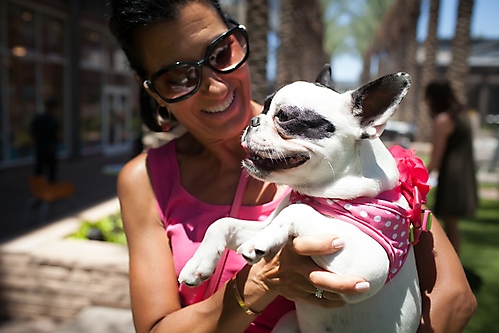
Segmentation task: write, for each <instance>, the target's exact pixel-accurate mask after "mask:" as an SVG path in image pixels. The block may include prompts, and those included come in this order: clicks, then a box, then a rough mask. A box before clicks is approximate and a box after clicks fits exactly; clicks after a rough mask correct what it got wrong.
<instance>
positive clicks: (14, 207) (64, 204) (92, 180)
mask: <svg viewBox="0 0 499 333" xmlns="http://www.w3.org/2000/svg"><path fill="white" fill-rule="evenodd" d="M130 157H131V156H130V154H122V155H115V156H104V155H101V154H99V155H92V156H84V157H81V158H78V159H67V160H61V161H60V162H59V165H58V167H59V171H58V177H57V179H58V181H60V182H66V181H70V182H72V183H74V186H75V193H74V195H73V196H72V197H70V198H67V199H64V200H62V201H59V202H55V203H52V204H50V205H49V208H48V213H47V215H46V219H45V220H44V221H42V224H48V223H51V222H54V221H56V220H59V219H61V218H63V217H64V216H66V215H70V214H74V213H75V212H78V211H81V210H84V209H86V208H88V207H91V206H93V205H96V204H98V203H100V202H103V201H105V200H108V199H111V198H113V197H115V196H116V174H117V170H119V168H120V167H121V166H122V165H123V164H124V163H126V162H127V161H128V160H129V158H130ZM32 171H33V167H32V166H23V167H16V168H11V169H3V170H0V242H3V241H5V240H6V239H9V238H12V237H16V236H17V235H20V234H23V233H26V232H27V231H30V230H32V229H34V228H38V227H40V221H39V218H38V217H39V215H38V211H39V209H38V208H39V207H30V205H29V202H28V200H29V198H31V195H30V189H29V187H28V176H30V175H31V174H32Z"/></svg>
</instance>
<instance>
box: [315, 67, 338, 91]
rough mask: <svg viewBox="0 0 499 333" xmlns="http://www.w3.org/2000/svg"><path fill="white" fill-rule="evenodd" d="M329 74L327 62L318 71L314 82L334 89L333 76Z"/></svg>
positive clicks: (329, 69)
mask: <svg viewBox="0 0 499 333" xmlns="http://www.w3.org/2000/svg"><path fill="white" fill-rule="evenodd" d="M331 74H332V71H331V66H330V65H329V64H325V65H324V67H322V69H321V71H320V72H319V75H317V78H316V79H315V82H316V83H319V84H321V85H323V86H326V87H328V88H331V89H333V90H334V87H333V78H332V77H331Z"/></svg>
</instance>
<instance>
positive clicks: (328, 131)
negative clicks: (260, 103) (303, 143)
mask: <svg viewBox="0 0 499 333" xmlns="http://www.w3.org/2000/svg"><path fill="white" fill-rule="evenodd" d="M274 122H275V123H276V125H277V128H278V130H279V131H280V132H281V133H282V134H284V135H286V136H292V137H303V138H308V139H312V140H320V139H324V138H329V137H330V136H331V135H332V134H333V133H334V131H335V130H336V128H335V127H334V125H333V124H332V123H331V122H329V120H327V119H325V118H324V117H322V116H321V115H320V114H318V113H317V112H315V111H313V110H309V109H304V110H302V109H300V108H298V107H296V106H284V107H282V108H281V109H280V110H279V111H277V113H276V114H275V117H274Z"/></svg>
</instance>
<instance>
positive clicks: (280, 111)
mask: <svg viewBox="0 0 499 333" xmlns="http://www.w3.org/2000/svg"><path fill="white" fill-rule="evenodd" d="M410 82H411V80H410V77H409V75H408V74H406V73H398V74H392V75H387V76H384V77H382V78H379V79H377V80H375V81H372V82H370V83H368V84H366V85H364V86H362V87H360V88H358V89H357V90H354V91H348V92H346V93H343V94H339V93H337V92H336V91H334V89H333V88H332V86H331V69H330V67H329V65H326V66H325V67H324V69H323V70H322V71H321V73H320V74H319V76H318V77H317V82H316V83H310V82H295V83H292V84H290V85H287V86H284V87H283V88H281V89H280V90H278V91H277V92H276V93H275V94H274V95H273V96H270V97H269V98H267V100H266V102H265V108H264V111H263V112H262V114H261V115H260V116H258V117H255V118H253V119H252V121H251V124H250V126H248V128H247V129H246V131H245V133H244V135H243V138H242V144H243V146H244V147H245V148H246V149H247V151H248V154H249V157H248V158H247V159H246V160H245V161H244V162H243V165H244V167H245V168H246V169H247V170H248V172H249V173H250V174H251V175H252V176H253V177H256V178H258V179H261V180H264V181H271V182H275V183H277V184H285V185H288V186H289V187H291V188H292V190H293V192H292V193H291V195H290V197H289V199H288V200H289V201H286V202H283V203H282V204H281V205H280V207H279V208H278V209H277V210H276V211H275V212H274V213H273V214H272V216H270V217H269V218H268V220H267V221H266V222H267V223H255V222H253V221H243V220H237V219H233V218H224V219H221V220H218V221H216V222H215V223H213V224H212V225H211V226H210V228H209V229H208V231H207V233H206V235H205V238H204V240H203V242H202V243H201V245H200V247H199V249H198V251H197V252H196V253H195V255H194V256H193V258H192V259H191V260H190V261H189V262H188V263H187V264H186V265H185V267H184V269H183V270H182V271H181V273H180V276H179V281H180V282H181V283H185V284H187V285H199V284H200V283H201V282H202V281H203V280H205V279H207V278H208V277H209V276H210V275H211V274H212V273H213V270H214V268H215V266H216V264H217V262H218V260H219V258H220V255H221V254H222V253H223V251H224V249H225V248H226V247H227V248H229V249H233V250H237V251H238V252H239V253H241V254H242V255H243V256H244V257H245V258H246V260H248V262H250V263H255V262H258V261H259V260H260V259H261V258H262V257H264V256H266V257H270V256H272V255H274V254H275V253H276V252H278V251H279V250H280V249H281V248H282V247H283V246H284V245H285V244H286V243H287V242H288V240H289V239H290V238H292V237H296V236H300V235H317V234H325V233H327V234H335V235H338V236H340V237H341V238H343V239H344V241H345V246H344V248H343V249H342V250H341V251H339V252H337V253H335V254H332V255H327V256H319V257H313V260H314V261H315V262H316V263H317V264H318V265H319V266H321V267H322V268H324V269H326V270H329V271H331V272H334V273H337V274H340V275H355V276H361V277H363V278H364V279H365V280H366V281H367V282H368V283H369V284H370V289H369V290H368V291H366V292H363V293H358V294H353V295H352V294H349V295H342V297H343V298H344V299H345V301H346V303H347V304H346V305H345V306H343V307H341V308H336V309H325V308H321V307H316V306H313V305H310V304H308V303H306V302H303V301H296V316H295V315H294V313H293V314H292V315H288V316H285V317H284V319H282V320H281V321H280V322H279V323H278V325H277V326H276V328H275V329H274V331H273V332H302V333H323V332H324V333H325V332H342V333H348V332H376V333H378V332H379V333H390V332H397V333H400V332H416V330H417V328H418V326H419V323H420V317H421V296H420V290H419V281H418V275H417V270H416V265H415V260H414V254H413V250H412V246H411V244H410V241H409V234H412V231H411V230H410V228H411V226H410V224H411V222H410V221H409V217H410V215H411V206H412V204H410V203H409V202H408V201H407V200H406V199H405V196H403V195H400V188H399V172H398V169H397V165H396V163H395V160H394V158H393V156H392V155H391V154H390V152H389V151H388V149H386V147H385V146H384V144H383V143H382V142H381V140H380V139H379V136H380V135H381V133H382V131H383V129H384V126H385V124H386V122H387V120H388V119H389V117H390V116H391V115H392V114H393V113H394V112H395V109H396V108H397V106H398V104H399V103H400V101H401V100H402V98H403V97H404V96H405V94H406V93H407V90H408V89H409V86H410ZM324 207H325V208H324ZM331 207H333V208H331ZM328 209H330V210H331V209H332V210H331V211H328ZM321 212H322V213H321ZM418 213H419V212H418ZM345 220H347V221H345ZM380 235H381V236H380ZM316 296H317V297H319V298H320V297H321V291H320V290H318V293H317V294H316ZM292 316H294V317H292ZM290 327H291V328H290Z"/></svg>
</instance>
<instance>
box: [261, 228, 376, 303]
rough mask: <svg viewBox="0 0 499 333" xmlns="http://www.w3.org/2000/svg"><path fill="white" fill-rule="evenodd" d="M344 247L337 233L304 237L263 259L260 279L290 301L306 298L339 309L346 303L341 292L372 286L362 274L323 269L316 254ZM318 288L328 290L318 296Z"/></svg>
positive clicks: (333, 251)
mask: <svg viewBox="0 0 499 333" xmlns="http://www.w3.org/2000/svg"><path fill="white" fill-rule="evenodd" d="M342 247H343V241H342V240H341V239H339V238H338V237H337V236H334V235H317V236H302V237H299V238H295V239H294V240H293V242H292V243H289V244H288V245H286V246H285V247H284V248H283V249H282V250H281V251H280V252H279V253H278V254H277V255H276V256H275V257H274V258H272V259H270V260H268V261H266V260H262V261H261V262H260V263H258V264H257V265H255V266H258V270H259V271H258V272H257V280H260V281H261V283H262V284H263V286H262V288H265V289H267V290H269V291H270V292H271V293H275V294H279V295H282V296H284V297H286V298H288V299H290V300H297V299H303V300H305V301H306V302H310V303H312V304H315V305H319V306H323V307H329V308H336V307H341V306H343V305H345V301H344V300H343V298H342V297H341V295H340V294H346V293H358V292H362V291H365V290H367V289H369V284H368V283H367V282H366V281H365V280H364V279H362V278H360V277H355V276H339V275H337V274H334V273H331V272H328V271H325V270H323V269H322V268H320V267H319V266H318V265H317V264H316V263H315V262H314V261H313V260H312V259H311V258H310V256H312V255H325V254H332V253H335V252H337V251H339V250H340V249H341V248H342ZM317 288H319V289H322V290H324V292H323V293H322V298H318V297H316V292H317Z"/></svg>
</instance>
